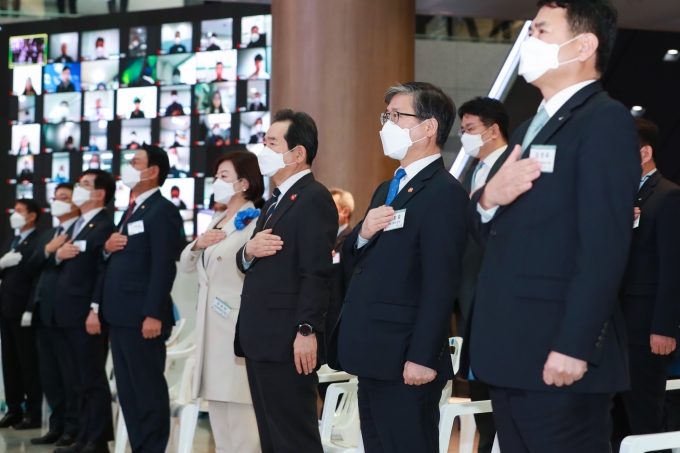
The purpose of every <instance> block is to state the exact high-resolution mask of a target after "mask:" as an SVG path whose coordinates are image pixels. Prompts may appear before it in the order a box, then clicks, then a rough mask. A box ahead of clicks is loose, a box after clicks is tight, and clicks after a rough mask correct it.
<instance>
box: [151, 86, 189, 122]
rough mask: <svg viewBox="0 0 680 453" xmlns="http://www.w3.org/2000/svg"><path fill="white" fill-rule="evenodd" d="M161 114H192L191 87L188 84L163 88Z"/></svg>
mask: <svg viewBox="0 0 680 453" xmlns="http://www.w3.org/2000/svg"><path fill="white" fill-rule="evenodd" d="M158 110H159V112H160V114H161V116H183V115H191V87H190V86H188V85H184V86H182V85H179V86H169V87H162V88H161V100H160V108H159V109H158Z"/></svg>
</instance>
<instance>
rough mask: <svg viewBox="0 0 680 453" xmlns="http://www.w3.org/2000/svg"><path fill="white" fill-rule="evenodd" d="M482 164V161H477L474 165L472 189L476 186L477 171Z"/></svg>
mask: <svg viewBox="0 0 680 453" xmlns="http://www.w3.org/2000/svg"><path fill="white" fill-rule="evenodd" d="M483 166H484V162H483V161H481V160H480V161H479V163H478V164H477V166H476V167H475V172H474V173H473V174H472V190H475V189H476V188H477V172H478V171H479V170H481V169H482V167H483Z"/></svg>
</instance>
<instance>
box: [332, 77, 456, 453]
mask: <svg viewBox="0 0 680 453" xmlns="http://www.w3.org/2000/svg"><path fill="white" fill-rule="evenodd" d="M385 103H386V104H387V110H386V111H385V113H384V114H383V116H382V124H383V129H382V131H381V132H380V136H381V138H382V143H383V150H384V152H385V154H386V155H387V156H389V157H391V158H393V159H396V160H399V163H400V167H399V168H398V169H397V171H396V172H395V177H394V179H392V180H391V181H385V182H384V183H382V184H381V185H380V186H379V187H378V189H377V190H376V192H375V194H374V195H373V199H372V200H371V205H370V207H369V208H368V212H367V214H366V217H365V218H364V220H363V221H362V222H360V223H359V224H358V225H357V226H356V227H355V228H354V230H353V231H352V233H350V235H349V236H348V237H347V239H345V243H344V247H343V251H344V253H345V257H346V258H345V259H346V260H350V261H351V263H352V265H353V266H354V268H355V274H354V277H353V278H352V281H351V283H350V286H349V290H348V292H347V297H346V299H345V304H344V306H343V308H342V313H341V315H340V320H339V321H338V325H337V326H336V327H335V330H334V332H333V335H332V337H331V344H330V347H329V365H330V366H331V367H332V368H334V369H342V370H344V371H346V372H348V373H350V374H353V375H356V376H358V377H359V381H360V382H361V384H360V386H359V414H360V418H361V434H362V436H363V440H364V446H365V447H366V452H367V453H378V452H390V453H392V452H404V453H406V452H416V451H417V452H422V453H436V452H438V451H439V446H438V437H439V430H438V423H439V400H440V399H441V396H442V390H443V389H444V386H445V385H446V382H447V381H448V380H451V379H453V367H452V364H451V355H450V353H449V347H448V344H449V343H448V338H449V327H450V323H451V317H452V315H453V302H454V299H455V296H456V294H457V292H458V289H459V286H460V276H461V260H462V258H463V253H464V252H465V242H466V238H467V226H466V223H465V212H466V209H467V205H468V202H469V198H468V195H467V193H466V192H465V189H463V187H462V186H461V185H460V183H459V182H458V181H456V179H455V178H454V177H453V176H452V175H451V173H449V172H448V171H447V170H446V168H445V167H444V160H443V159H442V156H441V149H442V148H443V147H444V144H445V143H446V140H447V139H448V136H449V133H450V131H451V127H452V126H453V122H454V120H455V117H456V107H455V105H454V104H453V101H452V100H451V98H450V97H449V96H448V95H446V94H445V93H444V92H443V91H442V90H441V89H440V88H438V87H436V86H434V85H431V84H429V83H422V82H410V83H405V84H403V85H399V86H396V87H393V88H390V89H389V90H388V91H387V93H386V94H385ZM404 131H406V133H404Z"/></svg>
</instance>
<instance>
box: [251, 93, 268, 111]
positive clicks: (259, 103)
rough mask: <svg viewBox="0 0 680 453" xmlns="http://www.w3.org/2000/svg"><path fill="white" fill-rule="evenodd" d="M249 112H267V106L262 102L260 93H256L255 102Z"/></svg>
mask: <svg viewBox="0 0 680 453" xmlns="http://www.w3.org/2000/svg"><path fill="white" fill-rule="evenodd" d="M248 110H249V111H251V112H264V111H266V110H267V106H266V105H264V102H262V96H261V95H260V93H258V92H255V94H254V95H253V102H251V103H250V105H249V106H248Z"/></svg>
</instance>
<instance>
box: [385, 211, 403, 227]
mask: <svg viewBox="0 0 680 453" xmlns="http://www.w3.org/2000/svg"><path fill="white" fill-rule="evenodd" d="M405 220H406V209H400V210H398V211H394V217H393V218H392V220H391V221H390V223H388V224H387V226H386V227H385V231H392V230H398V229H399V228H404V221H405Z"/></svg>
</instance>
